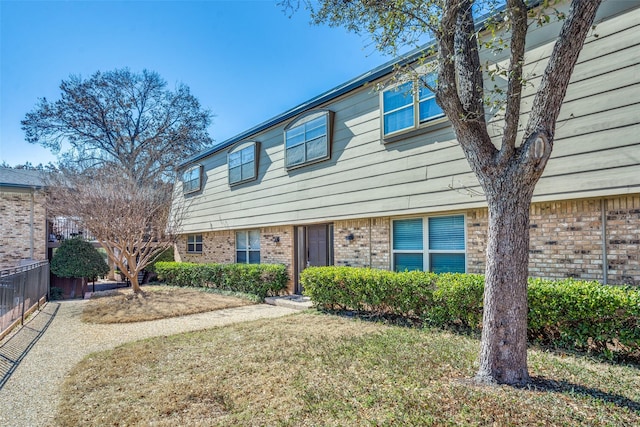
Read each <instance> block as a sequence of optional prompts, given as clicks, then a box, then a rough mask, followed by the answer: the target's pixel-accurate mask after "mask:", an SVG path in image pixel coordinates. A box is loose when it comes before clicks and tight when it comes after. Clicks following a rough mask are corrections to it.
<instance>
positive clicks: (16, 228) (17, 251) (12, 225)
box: [0, 191, 47, 270]
mask: <svg viewBox="0 0 640 427" xmlns="http://www.w3.org/2000/svg"><path fill="white" fill-rule="evenodd" d="M33 197H34V199H33V257H32V255H31V209H32V203H31V193H27V192H17V191H16V192H13V191H6V192H4V191H3V192H0V201H1V202H0V270H4V269H8V268H13V267H17V266H18V265H19V264H20V262H21V261H24V260H29V259H32V258H33V260H36V261H43V260H46V259H47V235H46V233H47V231H46V229H47V219H46V209H45V207H44V201H45V196H44V194H43V193H42V192H38V191H37V192H35V193H34V196H33Z"/></svg>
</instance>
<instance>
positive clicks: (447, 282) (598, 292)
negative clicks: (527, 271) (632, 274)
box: [300, 267, 640, 361]
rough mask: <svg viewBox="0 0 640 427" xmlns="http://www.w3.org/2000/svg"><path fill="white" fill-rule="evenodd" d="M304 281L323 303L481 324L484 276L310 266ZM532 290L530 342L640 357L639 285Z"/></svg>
mask: <svg viewBox="0 0 640 427" xmlns="http://www.w3.org/2000/svg"><path fill="white" fill-rule="evenodd" d="M300 280H301V283H302V285H303V286H304V289H305V294H307V295H308V296H310V297H311V299H312V300H313V302H314V304H315V305H316V306H317V307H318V308H321V309H329V310H353V311H357V312H360V313H367V314H372V315H377V316H402V317H408V318H415V319H419V320H421V321H423V322H425V323H427V324H430V325H434V326H445V327H447V326H455V327H464V328H467V329H473V330H480V329H481V327H482V306H483V292H484V276H481V275H475V274H453V273H447V274H439V275H438V274H434V273H427V272H404V273H394V272H390V271H383V270H373V269H366V268H352V267H309V268H307V269H305V270H304V271H303V272H302V274H301V277H300ZM528 295H529V297H528V303H529V318H528V329H529V330H528V335H529V340H530V341H532V342H537V343H541V344H545V345H552V346H555V347H558V348H566V349H577V350H580V351H587V352H592V353H597V354H601V355H604V356H606V357H608V358H610V359H615V358H623V359H633V360H636V361H640V290H638V289H631V288H626V287H614V286H607V285H601V284H599V283H598V282H582V281H577V280H574V279H567V280H562V281H551V280H542V279H530V280H529V287H528Z"/></svg>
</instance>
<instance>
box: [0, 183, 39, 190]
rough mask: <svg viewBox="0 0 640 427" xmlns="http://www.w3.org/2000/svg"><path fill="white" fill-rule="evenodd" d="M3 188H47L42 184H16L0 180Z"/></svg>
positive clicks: (0, 186) (0, 185) (0, 187)
mask: <svg viewBox="0 0 640 427" xmlns="http://www.w3.org/2000/svg"><path fill="white" fill-rule="evenodd" d="M2 188H26V189H36V190H42V189H43V188H45V185H42V184H16V183H9V182H0V189H2Z"/></svg>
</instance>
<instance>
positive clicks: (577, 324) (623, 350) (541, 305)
mask: <svg viewBox="0 0 640 427" xmlns="http://www.w3.org/2000/svg"><path fill="white" fill-rule="evenodd" d="M528 334H529V339H530V340H532V341H537V342H540V343H543V344H548V345H553V346H556V347H560V348H576V349H578V350H583V351H589V352H595V353H600V354H604V355H605V356H607V357H610V358H612V357H614V356H615V355H616V354H635V357H636V358H637V359H639V360H640V291H638V290H633V289H629V288H625V287H615V286H607V285H601V284H600V283H598V282H581V281H577V280H573V279H568V280H563V281H557V282H553V281H550V280H542V279H530V280H529V324H528Z"/></svg>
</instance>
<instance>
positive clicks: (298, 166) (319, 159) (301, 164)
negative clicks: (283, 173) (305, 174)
mask: <svg viewBox="0 0 640 427" xmlns="http://www.w3.org/2000/svg"><path fill="white" fill-rule="evenodd" d="M330 158H331V156H325V157H320V158H318V159H315V160H311V161H309V162H305V163H300V164H297V165H293V166H285V169H286V170H287V171H292V170H295V169H300V168H303V167H305V166H311V165H315V164H316V163H321V162H324V161H326V160H329V159H330Z"/></svg>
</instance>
